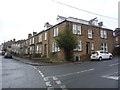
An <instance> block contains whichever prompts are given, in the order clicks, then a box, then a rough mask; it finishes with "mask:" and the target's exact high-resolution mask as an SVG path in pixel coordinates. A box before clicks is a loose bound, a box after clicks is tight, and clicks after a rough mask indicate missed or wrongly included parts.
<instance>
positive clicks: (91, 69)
mask: <svg viewBox="0 0 120 90" xmlns="http://www.w3.org/2000/svg"><path fill="white" fill-rule="evenodd" d="M93 70H95V69H94V68H91V69H88V70H83V71H79V72H74V73H68V74H63V75H56V76H48V77H47V78H53V77H64V76H70V75H75V74H79V73H83V72H89V71H93Z"/></svg>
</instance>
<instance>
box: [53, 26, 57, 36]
mask: <svg viewBox="0 0 120 90" xmlns="http://www.w3.org/2000/svg"><path fill="white" fill-rule="evenodd" d="M53 33H54V37H56V36H58V27H55V28H54V30H53Z"/></svg>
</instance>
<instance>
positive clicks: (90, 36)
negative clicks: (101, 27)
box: [88, 30, 92, 39]
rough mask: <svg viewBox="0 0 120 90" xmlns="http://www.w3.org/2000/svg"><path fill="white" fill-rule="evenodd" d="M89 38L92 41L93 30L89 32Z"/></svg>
mask: <svg viewBox="0 0 120 90" xmlns="http://www.w3.org/2000/svg"><path fill="white" fill-rule="evenodd" d="M88 38H90V39H92V30H88Z"/></svg>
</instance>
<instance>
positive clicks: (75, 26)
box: [72, 24, 77, 34]
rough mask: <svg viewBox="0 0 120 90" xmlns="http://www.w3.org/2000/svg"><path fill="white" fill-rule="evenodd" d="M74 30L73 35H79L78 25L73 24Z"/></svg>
mask: <svg viewBox="0 0 120 90" xmlns="http://www.w3.org/2000/svg"><path fill="white" fill-rule="evenodd" d="M72 30H73V34H77V25H76V24H73V27H72Z"/></svg>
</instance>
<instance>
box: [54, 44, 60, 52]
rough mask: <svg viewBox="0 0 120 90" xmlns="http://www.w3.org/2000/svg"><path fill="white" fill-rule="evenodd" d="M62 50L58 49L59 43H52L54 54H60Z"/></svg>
mask: <svg viewBox="0 0 120 90" xmlns="http://www.w3.org/2000/svg"><path fill="white" fill-rule="evenodd" d="M59 51H60V48H59V47H57V43H56V42H52V52H59Z"/></svg>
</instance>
